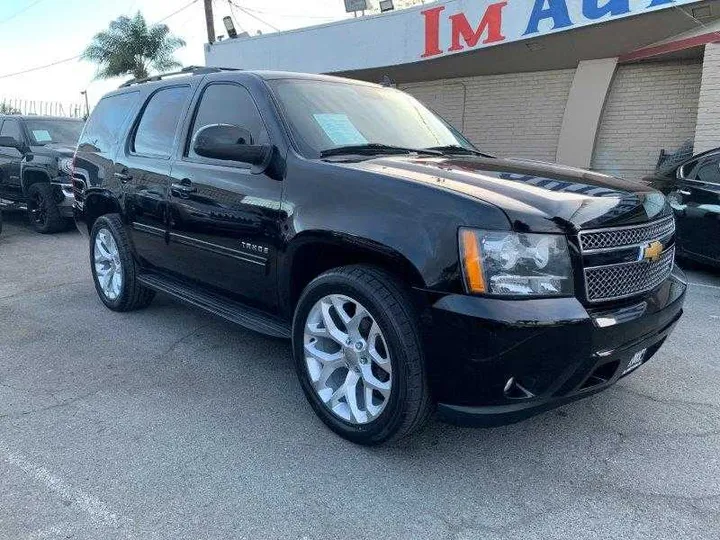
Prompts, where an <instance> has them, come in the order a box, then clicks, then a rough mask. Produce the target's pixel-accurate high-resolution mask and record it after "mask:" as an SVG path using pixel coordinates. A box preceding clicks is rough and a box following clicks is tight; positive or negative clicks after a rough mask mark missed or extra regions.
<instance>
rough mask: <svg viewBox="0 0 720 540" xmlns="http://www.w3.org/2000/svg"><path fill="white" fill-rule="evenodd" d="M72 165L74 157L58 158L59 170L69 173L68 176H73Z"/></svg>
mask: <svg viewBox="0 0 720 540" xmlns="http://www.w3.org/2000/svg"><path fill="white" fill-rule="evenodd" d="M72 165H73V158H67V157H64V158H60V159H58V170H59V171H60V172H62V173H65V174H67V175H68V176H72Z"/></svg>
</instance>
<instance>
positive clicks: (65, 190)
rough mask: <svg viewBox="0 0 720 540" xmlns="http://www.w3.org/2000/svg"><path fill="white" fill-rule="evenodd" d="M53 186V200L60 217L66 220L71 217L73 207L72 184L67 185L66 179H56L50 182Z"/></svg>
mask: <svg viewBox="0 0 720 540" xmlns="http://www.w3.org/2000/svg"><path fill="white" fill-rule="evenodd" d="M50 183H51V184H52V185H53V186H55V200H56V203H57V207H58V210H59V211H60V215H61V216H63V217H67V218H72V217H73V206H74V204H75V196H74V195H73V190H72V184H68V183H67V178H62V177H60V178H56V179H55V180H53V181H51V182H50Z"/></svg>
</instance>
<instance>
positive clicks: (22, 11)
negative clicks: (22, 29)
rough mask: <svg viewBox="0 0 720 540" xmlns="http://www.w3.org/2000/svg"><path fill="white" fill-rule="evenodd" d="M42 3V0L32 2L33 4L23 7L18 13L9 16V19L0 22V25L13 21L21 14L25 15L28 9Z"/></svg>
mask: <svg viewBox="0 0 720 540" xmlns="http://www.w3.org/2000/svg"><path fill="white" fill-rule="evenodd" d="M42 1H43V0H35V2H33V3H32V4H30V5H27V6H25V7H24V8H22V9H21V10H20V11H16V12H15V13H13V14H12V15H10V16H9V17H6V18H5V19H2V20H0V24H3V23H6V22H8V21H11V20H13V19H14V18H15V17H17V16H18V15H22V14H23V13H25V12H26V11H27V10H28V9H30V8H31V7H33V6H36V5H38V4H39V3H40V2H42Z"/></svg>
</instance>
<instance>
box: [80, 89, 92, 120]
mask: <svg viewBox="0 0 720 540" xmlns="http://www.w3.org/2000/svg"><path fill="white" fill-rule="evenodd" d="M80 95H81V96H85V118H87V117H88V116H90V102H89V101H88V95H87V90H83V91H82V92H80Z"/></svg>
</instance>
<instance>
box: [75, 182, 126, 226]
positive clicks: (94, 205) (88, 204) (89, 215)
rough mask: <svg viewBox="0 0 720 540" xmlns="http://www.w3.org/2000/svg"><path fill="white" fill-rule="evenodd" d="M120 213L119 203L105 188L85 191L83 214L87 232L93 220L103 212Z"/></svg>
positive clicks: (103, 213)
mask: <svg viewBox="0 0 720 540" xmlns="http://www.w3.org/2000/svg"><path fill="white" fill-rule="evenodd" d="M115 213H118V214H119V213H121V208H120V203H119V202H118V200H117V199H116V198H115V197H114V196H113V195H112V194H111V193H110V192H109V191H106V190H99V191H89V192H86V193H85V200H84V203H83V215H84V221H85V225H86V226H87V230H88V233H90V231H92V228H93V225H94V224H95V221H97V219H98V218H99V217H100V216H104V215H105V214H115Z"/></svg>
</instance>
